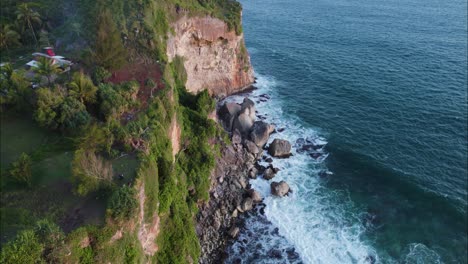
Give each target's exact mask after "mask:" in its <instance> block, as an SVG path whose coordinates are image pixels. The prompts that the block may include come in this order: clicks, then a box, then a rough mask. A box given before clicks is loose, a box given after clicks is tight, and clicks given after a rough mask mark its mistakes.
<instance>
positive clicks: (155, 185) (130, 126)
mask: <svg viewBox="0 0 468 264" xmlns="http://www.w3.org/2000/svg"><path fill="white" fill-rule="evenodd" d="M6 1H7V2H8V3H9V4H10V5H9V6H8V7H7V8H6V9H5V10H6V11H5V12H6V13H5V15H3V14H2V18H1V19H0V25H1V30H0V44H1V49H2V50H1V52H2V55H3V54H8V57H7V58H12V57H13V56H15V55H16V54H17V53H15V52H18V51H19V50H20V49H19V47H17V46H19V45H22V46H23V47H22V51H25V50H26V51H27V52H29V51H30V50H29V49H30V48H31V47H32V46H34V45H36V46H37V45H39V43H40V45H48V44H49V43H54V41H55V40H57V39H60V41H62V42H67V41H68V42H70V45H71V46H73V45H75V44H76V45H77V47H79V49H80V50H85V52H84V54H83V55H84V56H83V57H82V61H83V62H84V63H83V64H80V66H82V67H84V68H82V69H72V70H71V72H70V74H68V76H66V75H65V74H59V73H60V70H59V69H58V68H57V67H56V66H55V65H54V64H52V63H50V61H48V60H41V61H40V62H39V67H38V68H36V69H35V75H36V76H39V77H40V80H39V81H37V80H34V79H32V78H31V77H30V76H29V75H31V72H28V73H26V72H25V71H21V70H17V71H15V70H14V69H13V66H12V64H6V65H5V66H2V68H1V72H0V74H1V75H0V85H1V86H0V109H1V111H0V113H1V122H2V123H1V124H2V126H1V132H2V134H1V140H2V144H1V154H2V157H1V183H2V184H1V188H2V194H1V198H2V199H1V203H0V227H1V230H0V231H2V234H6V235H4V236H2V243H3V245H2V250H1V262H2V263H107V262H112V263H142V262H145V263H146V262H152V263H187V262H198V258H199V255H200V245H199V242H198V238H197V236H196V233H195V215H196V214H197V210H198V208H197V205H198V204H199V203H200V202H201V201H206V200H208V199H209V195H208V190H209V186H210V173H211V171H212V170H213V168H214V165H215V157H216V155H217V153H218V150H217V147H216V146H212V145H210V143H209V142H212V139H213V138H216V137H219V136H222V135H223V134H222V133H223V132H222V130H221V129H220V128H219V127H218V126H217V125H216V123H215V122H214V121H212V120H210V119H208V115H209V114H210V113H211V112H212V111H213V110H214V106H215V102H214V100H213V99H212V98H211V97H210V96H209V94H208V92H206V91H205V92H202V93H200V94H198V95H193V94H190V93H188V92H187V91H186V89H185V86H184V84H185V82H186V72H185V69H184V66H183V60H182V58H175V59H174V60H173V62H172V63H168V61H167V57H166V39H167V37H168V34H170V31H171V29H170V25H171V23H172V22H173V21H175V20H176V19H177V18H179V17H181V16H183V15H189V16H196V15H211V16H214V17H218V18H221V19H223V20H224V21H226V23H227V24H228V26H229V27H230V28H231V29H232V30H235V31H236V32H237V33H241V23H240V10H241V7H240V4H239V3H237V2H236V1H232V0H157V1H124V0H98V1H94V0H83V1H80V3H74V2H72V1H58V0H37V1H36V2H29V1H28V2H24V1H20V2H19V3H16V1H12V0H6ZM36 3H37V4H36ZM65 7H66V8H65ZM64 9H66V10H76V11H77V15H76V16H61V15H59V14H60V13H61V12H62V11H63V10H64ZM15 23H17V24H18V26H14V24H15ZM7 49H8V50H7ZM72 52H73V51H72ZM75 52H76V51H75ZM10 55H11V56H10ZM75 58H76V57H75ZM129 61H133V62H135V61H138V63H141V62H148V61H150V62H154V61H157V62H158V63H159V66H160V67H161V69H163V80H162V81H163V83H164V88H162V89H159V88H158V87H161V86H160V85H158V83H160V80H152V79H147V80H143V81H142V80H133V81H131V80H130V81H129V80H128V79H126V80H125V81H123V82H120V83H118V84H115V83H111V82H109V81H108V80H109V78H110V77H111V76H112V78H111V80H112V81H113V82H114V81H115V80H114V79H118V78H116V74H115V73H116V70H117V69H119V68H121V67H123V66H125V64H127V63H128V62H129ZM16 63H17V64H18V65H20V64H21V63H18V61H17V62H16ZM125 69H126V68H125ZM117 73H118V72H117ZM27 76H28V77H27ZM91 77H92V78H91ZM144 78H146V77H144ZM42 79H44V81H42ZM45 79H47V81H45ZM31 82H35V83H36V84H38V86H39V87H37V88H36V89H32V88H31ZM115 82H117V81H115ZM177 128H180V129H181V138H180V139H179V140H178V141H179V142H180V146H172V142H173V140H171V138H170V135H172V134H173V133H172V132H173V129H177ZM175 147H177V149H179V152H178V153H177V154H176V155H175V156H174V155H173V151H172V150H173V149H174V148H175ZM4 156H5V157H4ZM25 187H27V188H25ZM143 191H144V192H143ZM142 194H144V197H142V196H141V195H142ZM58 198H59V199H58ZM141 198H144V201H142V202H144V207H143V209H144V211H143V212H141V211H140V206H139V205H140V199H141ZM140 214H142V215H144V219H143V221H144V223H145V224H146V225H151V224H153V223H154V222H155V219H156V218H155V217H159V218H160V233H159V235H158V237H157V239H156V243H157V245H158V248H159V250H158V251H157V253H156V254H155V255H154V256H148V255H145V254H144V253H143V248H142V245H141V242H140V241H139V240H138V234H137V233H138V229H139V225H140V221H139V220H140V219H141V218H140ZM62 230H63V231H64V232H63V231H62Z"/></svg>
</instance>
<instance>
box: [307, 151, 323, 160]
mask: <svg viewBox="0 0 468 264" xmlns="http://www.w3.org/2000/svg"><path fill="white" fill-rule="evenodd" d="M322 155H323V153H319V152H314V153H310V154H309V156H311V157H312V158H313V159H319V158H320V157H321V156H322Z"/></svg>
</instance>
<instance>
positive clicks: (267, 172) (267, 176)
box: [263, 166, 276, 180]
mask: <svg viewBox="0 0 468 264" xmlns="http://www.w3.org/2000/svg"><path fill="white" fill-rule="evenodd" d="M275 174H276V172H275V171H274V170H273V168H272V167H271V166H269V167H268V168H266V170H265V172H264V173H263V178H264V179H265V180H271V179H273V178H274V177H275Z"/></svg>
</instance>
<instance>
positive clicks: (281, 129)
mask: <svg viewBox="0 0 468 264" xmlns="http://www.w3.org/2000/svg"><path fill="white" fill-rule="evenodd" d="M284 130H286V128H284V127H282V128H278V129H277V130H276V131H277V132H279V133H281V132H283V131H284Z"/></svg>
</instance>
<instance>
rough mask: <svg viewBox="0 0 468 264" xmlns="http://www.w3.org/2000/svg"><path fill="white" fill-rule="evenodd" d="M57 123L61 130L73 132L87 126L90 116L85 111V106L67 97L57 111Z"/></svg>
mask: <svg viewBox="0 0 468 264" xmlns="http://www.w3.org/2000/svg"><path fill="white" fill-rule="evenodd" d="M59 111H60V112H59V115H60V117H59V119H58V120H57V122H58V123H59V125H60V127H61V128H62V129H63V130H68V131H73V130H76V129H80V128H81V127H83V126H85V125H86V124H88V123H89V122H90V120H91V116H90V115H89V113H88V112H87V111H86V107H85V105H84V104H83V103H82V102H80V101H78V100H77V99H76V98H73V97H67V98H65V100H64V101H63V104H62V105H61V107H60V110H59Z"/></svg>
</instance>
